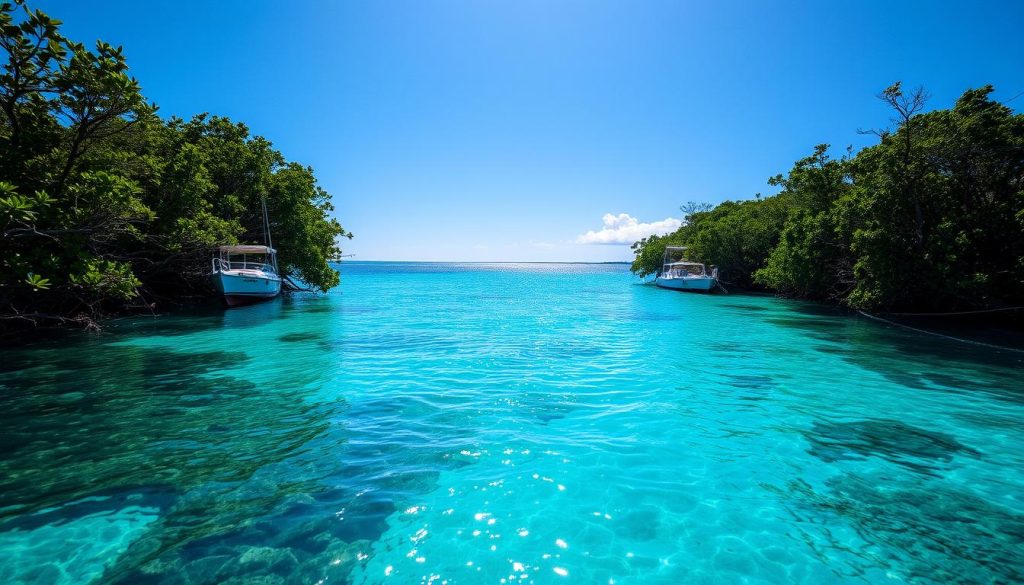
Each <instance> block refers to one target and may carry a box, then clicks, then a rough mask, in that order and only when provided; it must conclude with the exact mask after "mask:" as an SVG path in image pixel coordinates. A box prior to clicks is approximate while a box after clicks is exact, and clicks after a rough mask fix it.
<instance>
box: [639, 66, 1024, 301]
mask: <svg viewBox="0 0 1024 585" xmlns="http://www.w3.org/2000/svg"><path fill="white" fill-rule="evenodd" d="M991 93H992V87H991V86H986V87H983V88H981V89H972V90H968V91H967V92H965V93H964V94H963V96H962V97H961V98H960V99H959V100H958V101H957V103H956V105H955V106H954V107H953V108H952V109H948V110H936V111H932V112H928V113H921V112H922V110H923V106H924V101H925V99H926V96H925V94H924V92H923V91H921V90H917V91H914V92H910V93H906V92H904V90H903V88H902V86H901V85H900V84H898V83H897V84H894V85H893V86H891V87H889V88H887V89H886V90H885V91H884V92H883V93H882V94H881V95H880V96H879V97H880V98H881V99H882V100H883V101H885V102H886V103H887V104H889V105H890V106H891V107H892V108H893V110H894V111H895V112H896V114H897V117H896V120H897V122H898V126H897V128H896V129H895V130H891V131H890V130H885V131H879V132H876V134H877V135H878V136H879V138H880V142H879V144H877V145H874V146H871V147H868V148H865V149H863V150H862V151H860V152H858V153H857V154H856V155H855V156H853V155H850V156H845V157H843V158H840V159H832V158H830V157H829V156H828V154H827V153H828V146H827V145H819V146H817V147H816V148H815V150H814V152H813V153H812V154H811V155H810V156H808V157H807V158H804V159H801V160H800V161H797V163H796V164H795V165H794V167H793V169H792V170H790V172H789V173H788V174H787V175H785V176H783V175H778V176H776V177H774V178H772V179H771V180H770V181H769V182H770V183H771V184H772V185H775V186H779V187H781V188H782V191H781V193H780V194H779V195H776V196H774V197H768V198H765V199H760V198H759V199H758V200H755V201H745V202H742V203H735V202H725V203H723V204H721V205H719V206H718V207H716V208H715V209H713V210H711V211H710V212H707V213H699V214H696V215H694V216H693V217H692V218H691V219H690V221H688V222H687V225H685V226H684V227H683V228H681V229H680V230H679V231H677V232H675V233H673V234H669V235H667V236H660V237H653V238H647V239H646V240H642V241H640V242H637V244H635V245H634V251H635V252H636V260H635V261H634V264H633V270H634V272H636V273H637V274H640V275H647V274H651V273H653V272H655V271H656V270H657V269H658V265H659V264H660V261H661V260H660V259H661V254H662V252H663V250H664V247H665V245H687V246H689V247H690V250H689V252H690V255H691V257H693V258H694V259H697V260H701V261H704V262H706V263H709V264H712V263H713V264H719V265H720V266H721V268H722V274H723V278H725V279H727V280H733V281H735V282H737V283H738V284H741V285H748V286H749V285H753V286H755V287H756V286H763V287H766V288H769V289H772V290H775V291H777V292H779V293H781V294H785V295H790V296H797V297H802V298H811V299H819V300H828V301H832V302H837V303H842V304H846V305H848V306H851V307H856V308H866V309H889V310H910V311H932V310H957V309H965V308H987V307H998V306H1005V305H1009V304H1020V303H1021V301H1022V299H1024V115H1021V114H1015V113H1014V112H1013V111H1012V110H1010V109H1009V108H1007V107H1006V106H1004V105H1002V104H999V103H998V102H995V101H993V100H991V99H990V97H989V96H990V94H991Z"/></svg>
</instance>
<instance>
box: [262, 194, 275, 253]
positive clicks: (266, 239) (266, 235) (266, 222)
mask: <svg viewBox="0 0 1024 585" xmlns="http://www.w3.org/2000/svg"><path fill="white" fill-rule="evenodd" d="M260 203H262V204H263V243H264V244H266V246H267V247H268V248H270V249H271V250H273V249H274V240H273V239H271V237H270V216H268V215H267V198H266V197H261V198H260ZM271 257H272V258H273V259H274V270H277V253H276V252H275V253H274V254H271Z"/></svg>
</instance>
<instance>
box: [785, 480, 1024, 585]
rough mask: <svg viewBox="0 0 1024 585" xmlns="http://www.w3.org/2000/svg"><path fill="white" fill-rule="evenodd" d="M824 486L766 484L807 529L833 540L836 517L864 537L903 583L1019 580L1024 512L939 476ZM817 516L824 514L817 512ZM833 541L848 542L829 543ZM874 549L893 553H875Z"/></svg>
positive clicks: (1023, 571)
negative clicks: (956, 486)
mask: <svg viewBox="0 0 1024 585" xmlns="http://www.w3.org/2000/svg"><path fill="white" fill-rule="evenodd" d="M825 486H826V489H825V490H821V491H816V490H815V489H814V488H812V487H811V486H810V485H808V484H806V483H804V482H801V481H794V482H791V483H790V484H789V485H788V486H787V488H786V489H784V490H783V489H777V488H769V489H771V490H772V491H776V492H777V493H779V494H780V496H781V497H782V498H783V499H784V500H787V501H789V502H791V503H793V504H794V507H793V508H791V511H792V512H793V513H794V514H795V515H796V516H797V517H798V519H799V520H801V521H802V522H803V523H804V524H805V526H806V525H812V524H818V525H820V530H821V533H822V535H821V537H823V538H825V539H827V540H834V539H835V537H834V536H833V534H832V532H831V530H830V529H829V527H830V526H833V525H834V523H835V520H834V519H833V518H830V516H831V515H838V516H841V517H842V518H843V519H845V520H846V521H848V522H851V523H852V524H853V526H854V527H855V528H856V530H857V534H858V535H859V536H860V537H861V538H863V539H864V540H865V541H867V544H868V546H867V548H866V549H865V550H864V551H862V555H863V556H864V557H865V558H867V559H868V560H869V562H870V563H871V564H874V563H879V564H881V565H882V566H886V567H887V568H888V569H889V570H890V571H893V572H894V573H895V575H894V576H895V577H897V578H898V579H899V580H901V581H903V582H908V583H916V582H922V583H923V582H928V583H933V582H934V583H951V584H957V585H961V584H962V585H967V584H973V583H1021V582H1024V555H1021V554H1020V551H1021V544H1022V543H1024V516H1022V515H1021V514H1019V513H1016V512H1014V511H1012V510H1010V509H1008V508H1004V507H1001V506H999V505H997V504H993V503H991V502H990V501H988V500H985V499H982V498H979V497H978V496H975V495H974V494H972V493H970V492H967V491H962V490H957V489H951V488H949V487H948V486H947V485H946V484H944V483H943V482H942V480H940V479H929V480H920V479H919V476H914V479H913V480H908V479H903V478H895V479H894V478H893V477H892V476H891V475H890V474H886V475H884V476H872V475H858V474H852V473H848V474H843V475H840V476H837V477H835V478H832V479H830V480H827V481H826V482H825ZM822 514H824V515H825V516H824V517H822ZM830 544H831V545H833V546H843V547H846V548H848V546H847V545H845V544H844V543H841V542H831V543H830ZM878 547H881V548H883V549H884V550H887V551H891V552H889V553H888V554H887V555H886V556H885V557H878V556H877V552H876V551H877V550H878Z"/></svg>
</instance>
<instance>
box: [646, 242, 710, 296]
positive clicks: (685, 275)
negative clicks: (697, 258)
mask: <svg viewBox="0 0 1024 585" xmlns="http://www.w3.org/2000/svg"><path fill="white" fill-rule="evenodd" d="M685 258H686V247H685V246H668V247H666V248H665V256H664V258H663V259H662V266H661V270H660V271H659V272H658V276H657V278H655V279H654V283H655V284H657V285H658V286H660V287H661V288H669V289H672V290H686V291H695V292H708V291H710V290H711V289H713V288H715V287H716V286H717V285H718V268H717V267H712V270H711V271H710V272H709V271H708V269H707V267H705V266H704V265H703V264H701V263H700V262H691V261H689V260H686V259H685Z"/></svg>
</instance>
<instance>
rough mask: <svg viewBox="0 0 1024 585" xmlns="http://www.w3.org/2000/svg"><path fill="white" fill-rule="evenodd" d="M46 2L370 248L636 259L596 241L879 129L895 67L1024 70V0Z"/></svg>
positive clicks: (441, 255) (162, 97)
mask: <svg viewBox="0 0 1024 585" xmlns="http://www.w3.org/2000/svg"><path fill="white" fill-rule="evenodd" d="M32 5H33V6H36V7H39V8H41V9H43V10H44V11H46V12H48V13H50V14H51V15H52V16H54V17H57V18H59V19H61V20H63V21H64V22H65V26H64V32H65V33H66V34H67V35H69V36H71V37H72V38H74V39H77V40H80V41H90V42H91V41H92V40H95V39H97V38H101V39H103V40H105V41H108V42H110V43H113V44H119V45H122V46H124V48H125V53H126V55H127V57H128V61H129V64H130V65H131V67H132V73H133V75H135V76H136V77H137V78H138V79H139V80H140V82H141V84H142V86H143V89H144V91H145V93H146V95H147V97H148V98H149V99H150V100H152V101H155V102H157V103H158V104H159V105H160V107H161V113H162V114H163V115H164V116H170V115H177V116H182V117H189V116H191V115H193V114H196V113H200V112H211V113H215V114H219V115H225V116H228V117H230V118H232V119H235V120H238V121H242V122H245V123H246V124H248V125H249V127H250V128H251V129H252V130H253V132H254V133H256V134H260V135H263V136H265V137H267V138H268V139H269V140H271V141H272V142H273V143H274V144H275V146H276V147H277V148H278V149H279V150H281V151H282V152H283V153H284V155H285V156H286V157H288V158H289V159H291V160H296V161H300V162H302V163H304V164H308V165H311V166H312V167H313V168H314V169H315V171H316V175H317V177H318V178H319V179H320V182H321V183H322V185H323V186H324V187H325V188H326V189H327V190H328V191H329V192H330V193H332V194H333V195H334V199H335V203H336V207H337V212H336V213H337V216H338V218H339V219H340V220H341V222H342V224H343V225H344V226H345V227H346V228H348V229H349V230H351V231H353V232H354V233H355V234H356V238H355V239H354V240H352V241H351V242H346V243H345V251H346V252H347V253H354V254H356V259H358V260H381V259H383V260H390V259H403V260H477V261H534V260H536V261H556V260H576V261H615V260H627V259H629V258H631V254H630V252H629V248H628V246H627V245H622V244H614V243H597V242H614V241H618V240H624V239H629V238H631V237H633V236H635V235H636V234H639V233H643V232H646V231H651V230H654V229H668V228H671V227H672V225H674V221H676V220H677V219H678V217H679V215H680V213H679V210H678V206H679V204H680V203H683V202H685V201H690V200H694V201H708V202H712V203H716V202H719V201H723V200H725V199H743V198H749V197H752V196H753V195H754V193H757V192H761V193H764V194H768V193H771V192H772V190H771V188H770V187H769V186H768V185H767V184H766V182H765V181H766V179H767V177H769V176H771V175H774V174H776V173H779V172H785V171H786V170H788V169H789V168H790V166H791V165H792V162H793V161H794V160H796V159H797V158H800V157H802V156H804V155H805V154H807V153H809V152H810V150H811V148H812V147H813V146H814V145H815V144H818V143H822V142H827V143H830V144H833V145H834V146H835V147H836V148H837V150H838V149H841V148H845V147H846V145H854V146H855V147H859V146H864V145H866V144H869V143H870V142H871V137H867V136H861V135H858V134H857V132H856V131H857V129H858V128H872V127H881V126H885V125H887V121H888V117H889V114H888V112H887V111H886V110H885V108H884V107H883V105H882V104H881V103H879V102H878V101H877V100H876V99H875V98H874V97H873V96H874V95H875V94H877V93H878V92H879V91H880V90H881V89H883V88H885V87H886V86H888V85H889V84H891V83H892V82H894V81H896V80H903V81H904V83H905V85H910V86H916V85H923V86H925V87H926V88H927V89H928V91H929V92H930V93H931V94H932V99H931V102H930V106H931V107H936V108H938V107H949V106H950V105H952V103H953V102H954V101H955V99H956V97H957V96H958V95H959V94H960V93H961V92H962V91H963V90H965V89H967V88H969V87H976V86H980V85H984V84H986V83H991V84H993V85H995V87H996V93H995V97H996V98H998V99H1003V100H1006V99H1009V98H1011V97H1013V96H1015V95H1017V94H1019V93H1020V92H1024V67H1022V63H1024V47H1022V46H1021V44H1020V38H1021V31H1022V26H1024V2H1008V1H1004V2H961V3H951V2H942V1H932V2H916V3H915V2H898V1H892V0H889V1H886V2H873V1H858V2H852V1H851V2H773V3H757V2H729V1H723V2H684V1H674V2H660V1H636V2H627V1H615V2H601V1H598V0H593V1H566V2H557V1H552V0H546V1H533V0H525V1H524V0H517V1H514V2H491V1H472V2H471V1H465V2H457V1H444V2H431V1H427V2H412V1H407V2H392V1H387V0H384V1H373V2H365V1H358V2H357V1H350V2H327V1H322V2H269V1H245V2H241V1H236V2H230V1H217V2H192V3H189V2H170V1H160V2H137V1H123V2H114V1H103V0H99V1H95V2H79V1H75V2H70V1H58V0H42V1H37V2H33V3H32ZM1022 103H1024V97H1022V98H1020V99H1018V100H1016V101H1014V102H1012V103H1011V104H1010V105H1012V106H1014V107H1015V109H1017V110H1020V109H1021V104H1022ZM622 214H625V215H622ZM651 224H653V225H651ZM588 232H593V234H591V235H587V234H588ZM591 242H594V243H591Z"/></svg>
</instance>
